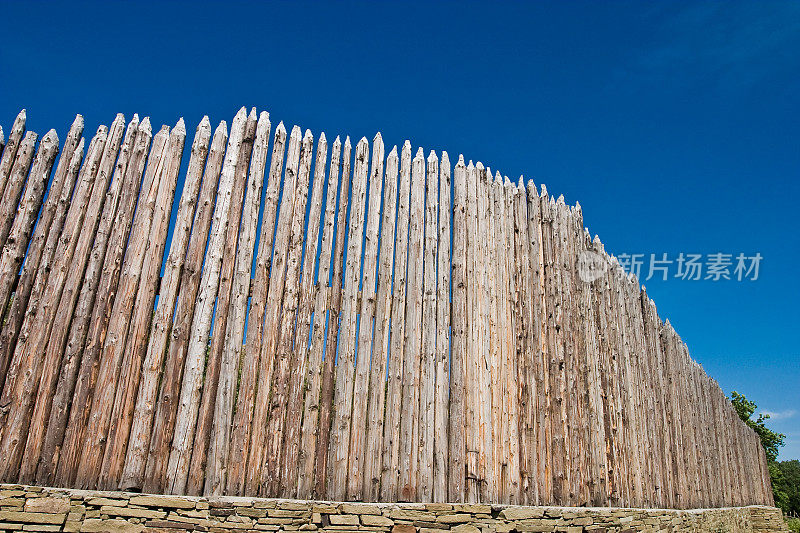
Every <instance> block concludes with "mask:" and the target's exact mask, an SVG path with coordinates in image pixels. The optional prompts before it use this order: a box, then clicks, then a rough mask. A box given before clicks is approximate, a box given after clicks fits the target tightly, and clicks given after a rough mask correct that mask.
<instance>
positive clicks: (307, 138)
mask: <svg viewBox="0 0 800 533" xmlns="http://www.w3.org/2000/svg"><path fill="white" fill-rule="evenodd" d="M313 141H314V135H313V134H312V133H311V130H309V129H307V130H306V132H305V133H304V134H303V142H304V143H305V142H313Z"/></svg>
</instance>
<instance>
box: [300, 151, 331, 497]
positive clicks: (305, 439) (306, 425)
mask: <svg viewBox="0 0 800 533" xmlns="http://www.w3.org/2000/svg"><path fill="white" fill-rule="evenodd" d="M320 142H321V140H320ZM341 152H342V142H341V140H340V139H339V137H338V136H337V137H336V140H334V141H333V147H332V149H331V166H330V170H329V172H328V182H327V199H326V202H325V225H324V226H323V229H322V245H321V249H320V254H319V267H317V284H318V287H317V290H316V293H315V296H314V298H315V300H314V316H313V321H314V324H313V328H312V331H311V344H310V345H309V358H308V371H307V375H306V383H307V390H306V395H305V402H304V404H303V427H302V433H301V436H300V450H299V455H300V457H299V463H300V466H299V472H298V479H297V497H298V498H311V495H312V491H313V488H314V473H315V466H316V459H317V457H316V447H317V441H318V438H319V414H320V394H321V392H322V391H321V387H322V372H323V364H324V361H323V354H324V351H325V330H326V328H325V325H326V314H327V310H328V306H329V298H330V294H331V286H330V283H329V280H330V273H331V256H332V254H333V251H334V250H333V247H334V245H335V243H334V238H335V236H334V225H335V223H336V194H337V192H338V189H339V164H340V162H341V159H340V158H341ZM318 153H319V151H318ZM317 159H318V163H319V156H318V158H317ZM323 164H324V156H323ZM315 170H316V173H315V176H314V186H315V188H316V186H317V178H319V179H320V181H321V180H322V179H323V178H324V167H323V169H320V168H319V166H318V165H316V166H315ZM304 276H305V275H304Z"/></svg>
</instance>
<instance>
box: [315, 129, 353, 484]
mask: <svg viewBox="0 0 800 533" xmlns="http://www.w3.org/2000/svg"><path fill="white" fill-rule="evenodd" d="M350 153H351V150H350V137H347V138H346V139H345V142H344V151H343V154H342V186H341V190H340V192H339V212H338V216H337V220H336V246H335V248H334V251H333V271H332V273H331V280H332V282H331V296H330V310H329V314H328V326H327V333H326V337H327V343H326V346H325V363H324V366H323V370H322V390H321V391H320V410H319V438H318V439H317V448H316V452H315V455H316V457H317V460H316V463H317V467H316V482H315V487H314V494H315V495H316V497H323V496H324V495H327V493H328V492H327V491H328V481H329V476H328V472H329V470H330V469H329V468H328V453H329V449H328V448H329V444H330V436H331V416H332V412H331V411H332V409H333V394H334V391H333V384H334V362H335V360H336V350H337V347H338V332H339V326H340V314H339V311H340V309H341V306H342V271H343V269H344V257H345V254H344V242H345V234H346V228H347V224H346V220H347V205H348V202H349V198H350V194H349V191H350V181H351V175H350Z"/></svg>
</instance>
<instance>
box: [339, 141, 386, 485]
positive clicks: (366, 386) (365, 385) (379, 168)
mask: <svg viewBox="0 0 800 533" xmlns="http://www.w3.org/2000/svg"><path fill="white" fill-rule="evenodd" d="M383 154H384V147H383V139H382V138H381V134H380V133H378V134H377V135H375V138H374V139H373V141H372V162H371V165H370V174H369V205H368V207H367V221H366V227H365V236H364V241H365V242H364V265H363V267H362V280H361V313H360V319H359V322H358V337H357V348H356V363H355V364H356V371H355V376H354V383H353V413H352V426H351V429H350V435H349V438H350V447H349V454H350V457H349V460H348V472H347V499H348V500H363V499H364V463H365V451H366V450H365V445H366V443H365V439H366V424H367V416H368V413H367V408H368V405H367V400H368V396H369V393H370V390H372V392H373V393H376V391H375V390H374V389H373V388H377V387H380V388H383V387H384V383H383V378H382V377H381V379H380V382H379V383H377V384H371V383H370V365H371V364H372V363H373V361H372V359H373V351H372V344H373V342H372V341H373V331H374V329H373V327H374V325H373V319H374V317H375V300H376V297H377V296H376V282H377V262H378V244H379V242H378V241H379V236H378V231H379V230H380V220H381V217H380V210H381V197H382V192H383V190H382V189H383ZM374 363H375V364H376V365H377V362H374Z"/></svg>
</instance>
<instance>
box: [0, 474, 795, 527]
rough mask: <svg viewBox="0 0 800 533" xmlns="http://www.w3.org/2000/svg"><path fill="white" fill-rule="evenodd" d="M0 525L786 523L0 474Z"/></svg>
mask: <svg viewBox="0 0 800 533" xmlns="http://www.w3.org/2000/svg"><path fill="white" fill-rule="evenodd" d="M0 531H67V532H76V533H79V532H110V533H186V532H188V531H206V532H217V533H230V532H236V531H250V532H257V531H276V532H279V531H318V532H334V531H335V532H344V531H359V532H374V533H512V532H520V533H522V532H524V533H528V532H531V533H532V532H546V533H556V532H561V533H591V532H595V533H632V532H635V531H652V532H657V531H676V532H677V531H681V532H690V531H691V532H695V531H699V532H714V533H716V532H720V531H724V532H727V533H762V532H763V533H766V532H773V531H775V532H785V531H786V529H785V526H784V523H783V519H782V518H781V514H780V511H779V510H778V509H775V508H774V507H764V506H750V507H729V508H722V509H695V510H669V509H620V508H609V507H603V508H597V507H522V506H516V505H491V506H490V505H486V504H443V503H428V504H419V503H391V504H387V503H380V504H378V503H335V502H318V501H300V500H282V499H265V498H264V499H261V498H236V497H219V496H215V497H213V498H211V499H207V498H198V497H188V496H187V497H184V496H162V495H143V494H131V493H125V492H110V491H79V490H66V489H50V488H42V487H26V486H21V485H3V484H0Z"/></svg>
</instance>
